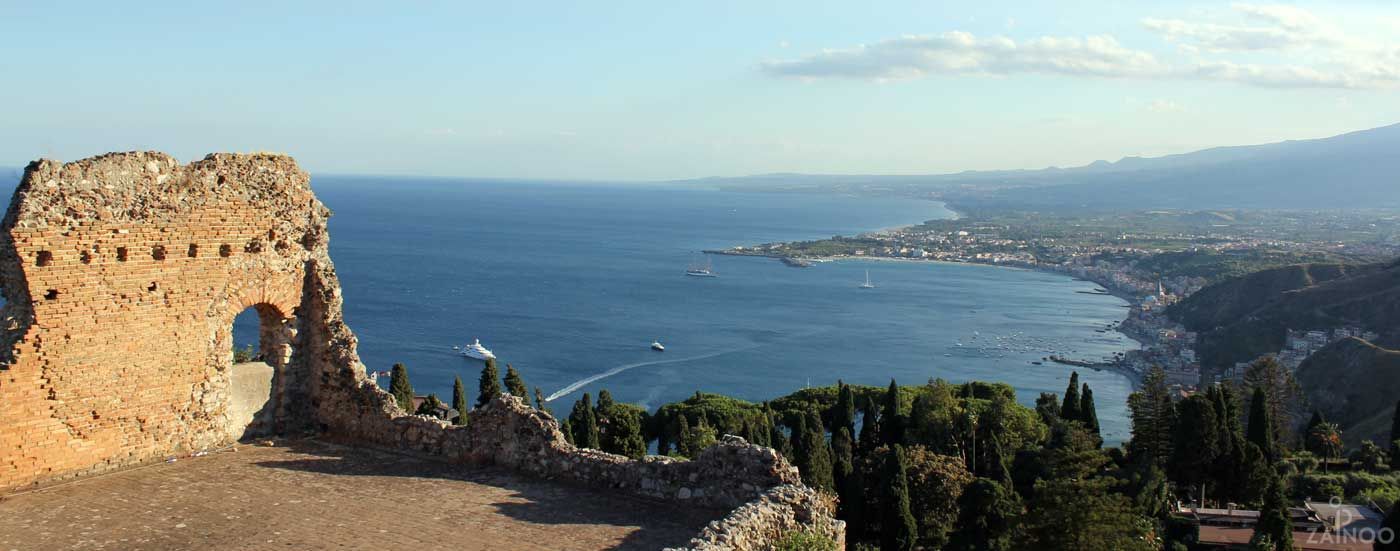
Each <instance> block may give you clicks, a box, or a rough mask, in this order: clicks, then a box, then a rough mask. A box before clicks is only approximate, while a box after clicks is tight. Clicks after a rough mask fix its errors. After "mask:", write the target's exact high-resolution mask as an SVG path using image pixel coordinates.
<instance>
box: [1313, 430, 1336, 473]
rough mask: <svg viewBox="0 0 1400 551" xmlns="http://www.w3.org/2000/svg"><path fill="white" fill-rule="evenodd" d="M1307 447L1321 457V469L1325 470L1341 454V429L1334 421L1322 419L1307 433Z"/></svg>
mask: <svg viewBox="0 0 1400 551" xmlns="http://www.w3.org/2000/svg"><path fill="white" fill-rule="evenodd" d="M1308 448H1309V449H1312V450H1317V451H1316V452H1314V453H1316V454H1317V455H1318V456H1319V457H1321V458H1322V471H1323V472H1327V471H1328V466H1329V464H1330V463H1332V460H1333V459H1336V458H1338V457H1341V455H1342V429H1341V427H1338V426H1337V424H1336V423H1328V422H1326V421H1323V422H1321V423H1318V424H1317V426H1315V427H1313V428H1312V431H1310V432H1309V433H1308Z"/></svg>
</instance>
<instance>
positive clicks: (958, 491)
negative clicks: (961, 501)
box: [905, 446, 972, 549]
mask: <svg viewBox="0 0 1400 551" xmlns="http://www.w3.org/2000/svg"><path fill="white" fill-rule="evenodd" d="M905 460H906V462H907V463H908V469H907V471H906V476H907V478H908V481H909V507H910V509H909V510H910V512H911V513H913V515H914V520H915V522H916V523H917V525H918V530H919V546H920V547H922V548H925V549H941V548H943V546H944V545H947V543H948V532H950V531H951V530H952V529H953V526H954V524H955V523H956V522H957V519H958V509H957V504H958V498H960V497H962V493H963V488H965V487H967V485H968V484H970V483H971V482H972V473H970V472H968V470H967V467H966V466H965V465H964V463H963V460H962V459H961V458H958V457H953V456H948V455H940V454H936V453H933V452H930V451H929V450H927V449H925V448H923V447H922V446H911V447H909V448H908V449H906V450H905Z"/></svg>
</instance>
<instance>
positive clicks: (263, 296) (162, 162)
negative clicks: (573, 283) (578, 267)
mask: <svg viewBox="0 0 1400 551" xmlns="http://www.w3.org/2000/svg"><path fill="white" fill-rule="evenodd" d="M329 215H330V212H329V211H328V210H327V209H326V208H325V207H324V206H323V205H322V204H321V203H320V202H319V201H318V200H317V199H316V198H315V196H314V194H313V193H312V192H311V187H310V183H309V177H308V176H307V174H306V173H305V172H303V171H301V170H300V169H299V168H298V167H297V165H296V163H295V162H294V161H293V160H292V159H291V158H289V157H285V156H277V155H264V154H258V155H228V154H216V155H210V156H208V157H206V158H204V159H203V160H201V161H197V162H194V163H191V164H189V165H188V166H182V165H180V164H179V163H178V162H176V161H175V159H173V158H171V157H169V156H167V155H164V154H161V153H123V154H109V155H104V156H101V157H95V158H92V159H87V160H83V161H78V162H74V163H68V164H60V163H57V162H53V161H38V162H35V163H33V164H31V165H30V166H29V167H28V169H27V170H26V172H25V176H24V179H23V181H22V182H21V183H20V186H19V188H18V189H17V190H16V192H15V196H14V198H13V200H12V202H11V204H10V208H9V210H8V212H7V213H6V215H5V218H4V221H3V223H0V289H3V292H4V295H5V301H6V306H5V309H4V311H3V315H0V320H2V321H3V326H2V327H0V491H4V490H6V489H13V488H15V487H18V486H21V485H26V484H31V483H38V482H48V481H53V480H58V479H62V478H66V477H71V476H77V475H82V474H88V473H94V472H100V471H103V470H108V469H112V468H116V467H120V466H124V465H131V464H136V463H142V462H146V461H153V460H159V459H162V458H164V457H166V456H168V455H172V454H177V453H183V452H189V451H196V450H201V449H207V448H211V447H215V446H218V445H221V444H226V443H230V442H233V441H235V440H237V439H239V438H240V437H243V436H245V433H244V431H245V430H246V429H247V427H245V426H243V423H246V418H247V417H248V416H249V413H250V412H248V411H246V408H239V407H235V406H237V405H239V404H232V403H231V394H233V393H232V392H231V387H230V381H231V380H232V379H234V377H233V363H232V359H233V354H232V344H233V343H232V323H233V319H234V317H235V316H237V315H238V314H239V313H240V312H242V311H244V310H246V309H249V308H251V309H253V310H255V311H257V312H258V314H259V317H260V319H261V324H262V325H261V332H260V339H261V349H262V352H263V354H264V359H265V360H266V361H267V363H268V364H270V365H271V366H272V377H273V380H272V382H271V384H270V386H269V388H270V389H271V390H270V396H269V397H268V400H267V402H266V404H264V405H263V406H262V407H263V408H264V409H263V410H262V411H261V412H260V414H259V418H260V419H270V422H269V425H270V426H268V427H266V428H267V429H268V430H270V431H273V432H276V433H280V434H299V433H303V432H306V431H314V432H317V433H320V434H322V435H323V436H324V437H326V438H330V439H335V440H339V441H343V442H347V443H350V444H355V445H367V446H374V447H380V448H388V449H395V450H400V451H406V452H411V453H415V454H419V455H426V456H434V457H438V458H441V459H443V460H447V461H455V462H463V463H490V464H496V465H501V466H505V467H509V468H512V469H515V470H518V471H521V472H524V473H528V474H532V475H535V476H540V477H545V478H558V479H569V480H573V481H577V482H581V483H585V484H589V485H593V486H596V487H602V488H608V489H615V490H620V491H624V492H628V493H632V494H636V495H642V496H648V497H653V498H659V499H666V500H680V501H684V502H687V503H693V504H695V505H696V506H700V507H711V508H724V509H734V508H736V507H740V509H739V510H738V511H736V512H735V513H734V514H731V515H730V517H728V518H726V519H725V520H724V521H722V522H718V523H716V524H714V525H712V526H711V527H710V528H708V529H707V530H706V532H705V533H704V534H702V535H701V538H700V539H697V540H696V543H695V545H702V546H705V545H707V546H708V547H704V548H706V549H717V548H724V547H714V545H719V544H724V545H728V546H729V547H728V548H735V549H750V548H758V547H754V546H751V545H749V544H747V543H744V542H754V541H759V539H761V538H763V537H770V536H771V537H776V535H781V533H784V532H785V531H789V530H791V529H794V528H795V527H798V526H808V527H812V528H813V529H816V530H818V531H821V532H823V533H829V534H840V533H841V532H843V531H844V525H843V524H842V523H840V521H836V520H835V519H834V518H833V517H832V515H831V514H830V503H829V499H826V498H822V497H821V496H819V495H817V494H815V493H813V492H811V491H810V490H807V489H806V488H802V487H801V482H800V480H799V478H798V476H797V472H796V470H795V469H794V468H793V467H791V466H790V465H789V464H788V463H787V462H786V461H785V460H784V459H782V458H781V457H780V456H778V455H777V454H776V452H774V451H773V450H771V449H768V448H760V447H757V446H751V445H748V444H746V443H744V442H743V440H742V439H737V438H733V437H726V438H725V439H724V441H722V442H721V443H720V444H717V445H715V446H713V447H711V448H709V449H707V450H705V451H704V452H703V453H701V454H700V456H699V457H697V458H695V460H693V461H681V460H675V459H671V458H664V457H647V458H644V459H640V460H631V459H627V458H625V457H621V456H616V455H611V454H607V453H603V452H598V451H594V450H581V449H578V448H576V447H574V446H573V445H571V444H569V443H567V442H566V441H565V440H564V437H563V434H562V433H561V432H560V431H559V425H558V422H557V421H555V420H554V419H553V418H552V417H551V416H549V415H548V414H546V413H543V412H540V411H536V410H534V409H533V408H530V407H529V406H528V405H526V404H525V403H523V402H522V401H520V400H519V399H517V398H514V397H511V396H501V397H498V398H496V399H494V400H492V402H491V403H489V404H488V405H487V406H486V407H485V408H483V409H481V410H478V411H476V412H474V414H473V417H472V423H471V424H470V426H468V427H452V426H448V425H446V424H445V423H443V422H441V421H438V420H435V419H431V418H427V417H421V416H414V415H407V414H405V413H404V412H403V411H401V410H400V409H399V408H398V406H397V405H395V403H394V401H393V399H392V397H391V396H390V395H389V394H388V393H386V392H384V391H383V390H380V389H379V388H378V386H377V385H375V383H374V382H373V381H371V380H370V379H369V377H368V375H367V373H366V370H365V368H364V365H363V364H361V362H360V360H359V357H358V354H357V352H356V344H357V341H356V339H355V336H354V334H353V333H351V331H350V329H349V328H348V327H347V326H346V325H345V322H344V319H343V316H342V303H343V297H342V296H341V290H340V284H339V281H338V279H337V277H336V274H335V269H334V267H333V265H332V263H331V260H330V255H329V249H328V240H329V237H328V235H327V232H326V220H327V218H328V217H329ZM251 386H252V387H254V388H262V387H258V386H257V385H251ZM243 405H246V404H243ZM239 418H242V419H244V421H243V422H238V421H237V419H239ZM773 488H785V489H783V490H781V491H778V490H773ZM775 534H776V535H775ZM838 541H839V537H838ZM706 542H708V543H706ZM724 542H728V543H724Z"/></svg>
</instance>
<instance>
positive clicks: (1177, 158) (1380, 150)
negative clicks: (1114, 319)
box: [685, 124, 1400, 210]
mask: <svg viewBox="0 0 1400 551" xmlns="http://www.w3.org/2000/svg"><path fill="white" fill-rule="evenodd" d="M685 182H687V183H695V184H704V185H712V186H719V187H723V188H726V189H745V190H762V191H809V192H830V191H838V192H867V193H898V194H913V195H924V196H932V197H937V198H942V199H945V200H948V201H951V202H954V203H955V204H957V205H960V206H963V207H965V208H974V209H975V208H978V207H999V208H1020V209H1031V210H1039V209H1049V210H1059V209H1091V210H1097V209H1112V210H1117V209H1122V208H1132V209H1217V208H1266V209H1318V208H1400V124H1395V125H1390V126H1384V127H1381V128H1374V129H1370V130H1362V131H1359V132H1352V133H1349V134H1342V135H1340V136H1333V137H1330V138H1321V139H1315V140H1290V141H1285V142H1279V143H1272V144H1264V145H1250V146H1236V147H1217V148H1212V149H1205V150H1201V151H1196V152H1193V153H1184V154H1180V155H1168V156H1165V157H1154V158H1142V157H1127V158H1124V159H1122V160H1119V161H1117V162H1108V161H1097V162H1094V163H1091V164H1088V165H1085V166H1081V167H1076V168H1063V169H1062V168H1048V169H1043V170H1009V171H982V172H962V173H957V174H942V175H915V176H881V175H850V176H841V175H814V174H766V175H759V176H747V177H739V178H704V179H700V180H687V181H685Z"/></svg>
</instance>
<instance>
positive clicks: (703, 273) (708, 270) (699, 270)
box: [685, 255, 719, 277]
mask: <svg viewBox="0 0 1400 551" xmlns="http://www.w3.org/2000/svg"><path fill="white" fill-rule="evenodd" d="M685 275H688V276H692V277H719V276H718V275H716V274H715V272H714V270H713V269H712V266H711V265H710V256H709V255H705V263H704V264H698V263H691V265H690V266H689V267H687V268H686V269H685Z"/></svg>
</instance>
